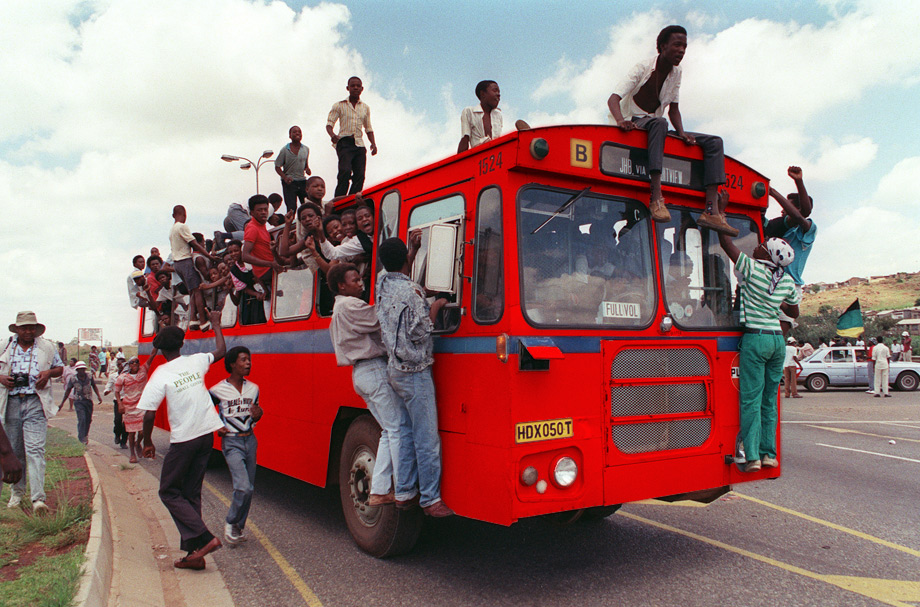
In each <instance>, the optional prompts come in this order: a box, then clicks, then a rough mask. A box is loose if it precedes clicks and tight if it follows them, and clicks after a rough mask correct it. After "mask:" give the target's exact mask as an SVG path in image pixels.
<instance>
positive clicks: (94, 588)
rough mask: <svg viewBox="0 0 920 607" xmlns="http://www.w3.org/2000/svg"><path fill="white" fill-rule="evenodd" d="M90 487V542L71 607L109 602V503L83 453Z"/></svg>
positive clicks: (110, 579) (110, 545)
mask: <svg viewBox="0 0 920 607" xmlns="http://www.w3.org/2000/svg"><path fill="white" fill-rule="evenodd" d="M83 459H84V460H86V467H87V469H88V470H89V477H90V480H91V482H92V487H93V518H92V521H91V522H90V528H89V541H88V542H87V543H86V550H85V551H84V555H85V557H86V561H85V563H84V565H83V573H82V574H81V576H80V588H79V590H78V591H77V595H76V596H75V597H74V604H76V605H80V606H86V607H105V606H106V605H108V603H109V593H110V591H111V588H112V563H113V545H112V520H111V517H110V516H109V508H108V501H107V500H106V498H105V491H103V489H102V483H100V482H99V473H98V472H97V471H96V466H94V465H93V460H92V458H91V457H90V454H89V452H88V451H86V452H84V453H83Z"/></svg>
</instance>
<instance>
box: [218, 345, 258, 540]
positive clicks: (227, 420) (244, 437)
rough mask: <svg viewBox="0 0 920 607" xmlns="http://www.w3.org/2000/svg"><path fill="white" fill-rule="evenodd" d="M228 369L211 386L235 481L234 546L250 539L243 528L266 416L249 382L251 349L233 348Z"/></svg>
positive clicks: (230, 516)
mask: <svg viewBox="0 0 920 607" xmlns="http://www.w3.org/2000/svg"><path fill="white" fill-rule="evenodd" d="M224 368H225V369H226V370H227V371H228V372H229V373H230V377H228V378H227V379H225V380H223V381H220V382H218V383H216V384H214V385H213V386H211V388H210V390H209V392H210V393H211V400H213V401H214V404H215V405H217V412H218V414H219V415H220V418H221V420H223V422H224V427H223V428H221V429H220V430H218V431H217V433H218V434H219V435H220V436H221V442H220V449H221V451H222V452H223V454H224V459H225V460H227V468H229V469H230V478H231V480H232V481H233V501H232V502H231V503H230V510H229V511H228V512H227V518H226V520H225V521H224V537H225V538H226V540H227V541H228V542H229V543H230V544H236V543H239V542H241V541H243V540H245V539H246V537H245V536H244V535H243V529H245V527H246V519H247V518H248V517H249V506H250V505H251V504H252V492H253V491H254V490H255V484H256V449H257V447H258V443H257V442H256V437H255V434H253V431H252V428H253V426H254V425H255V423H256V422H257V421H259V419H261V417H262V407H260V406H259V386H257V385H256V384H254V383H252V382H251V381H247V379H246V376H247V375H249V372H250V371H251V370H252V357H251V355H250V353H249V349H248V348H246V347H243V346H236V347H235V348H230V350H229V351H228V352H227V357H226V358H225V359H224Z"/></svg>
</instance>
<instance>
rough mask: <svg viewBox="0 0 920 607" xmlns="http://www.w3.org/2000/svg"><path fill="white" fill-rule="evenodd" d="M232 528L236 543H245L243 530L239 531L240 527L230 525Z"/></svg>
mask: <svg viewBox="0 0 920 607" xmlns="http://www.w3.org/2000/svg"><path fill="white" fill-rule="evenodd" d="M232 527H233V532H234V533H235V534H236V539H237V541H238V542H245V541H246V535H245V534H244V533H243V530H242V529H240V526H239V525H232Z"/></svg>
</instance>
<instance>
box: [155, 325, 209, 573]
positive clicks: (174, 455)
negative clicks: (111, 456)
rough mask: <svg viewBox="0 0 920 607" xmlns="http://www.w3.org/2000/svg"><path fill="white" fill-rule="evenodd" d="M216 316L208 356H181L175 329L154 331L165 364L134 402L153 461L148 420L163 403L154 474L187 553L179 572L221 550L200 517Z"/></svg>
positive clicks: (178, 332)
mask: <svg viewBox="0 0 920 607" xmlns="http://www.w3.org/2000/svg"><path fill="white" fill-rule="evenodd" d="M220 314H221V313H220V312H219V311H217V310H215V311H212V312H211V315H210V319H211V323H212V325H213V326H214V332H215V342H216V345H215V349H214V351H213V352H209V353H200V354H191V355H189V356H181V355H180V351H181V350H182V344H183V342H184V341H185V332H184V331H182V329H180V328H179V327H175V326H169V327H164V328H162V329H160V332H159V333H157V335H156V337H154V338H153V347H154V348H156V349H158V350H160V351H161V352H162V353H163V356H164V357H165V358H166V362H165V363H164V364H162V365H160V366H159V367H157V369H156V370H155V371H154V372H153V374H152V375H151V376H150V380H149V381H148V382H147V385H146V386H145V387H144V392H143V394H141V400H140V402H139V403H138V404H137V408H138V409H141V410H144V411H146V413H145V414H144V457H149V458H150V459H153V458H154V457H156V448H155V447H154V445H153V440H152V439H151V434H152V433H153V421H154V418H155V417H156V410H157V409H158V408H159V406H160V403H161V402H162V401H163V399H164V398H165V399H166V407H167V415H168V418H169V427H170V432H169V442H170V445H169V451H167V452H166V457H164V458H163V468H162V471H161V472H160V500H161V501H162V502H163V505H164V506H166V509H167V510H169V514H170V515H171V516H172V518H173V521H174V522H175V523H176V528H177V529H178V530H179V536H180V537H181V538H182V541H181V543H180V546H181V548H182V550H185V551H186V552H187V553H188V554H187V555H186V556H184V557H182V558H181V559H179V560H177V561H175V562H174V563H173V566H174V567H177V568H179V569H204V568H205V561H204V557H205V555H207V554H209V553H211V552H213V551H215V550H217V549H218V548H220V547H221V543H220V540H219V539H218V538H216V537H214V535H213V534H212V533H211V532H210V531H209V530H208V527H207V525H205V523H204V521H203V520H202V518H201V486H202V484H203V483H204V473H205V469H206V468H207V465H208V458H209V457H210V456H211V449H212V447H213V446H214V432H215V431H217V430H220V429H221V428H223V426H224V425H223V423H222V422H221V421H220V418H219V417H218V416H217V412H216V411H215V410H214V405H213V403H212V402H211V397H210V396H209V395H208V391H207V389H206V388H205V385H204V376H205V374H206V373H207V372H208V369H209V368H210V366H211V364H212V363H214V362H216V361H218V360H220V359H221V358H223V357H224V354H225V353H226V345H225V344H224V335H223V332H222V331H221V327H220Z"/></svg>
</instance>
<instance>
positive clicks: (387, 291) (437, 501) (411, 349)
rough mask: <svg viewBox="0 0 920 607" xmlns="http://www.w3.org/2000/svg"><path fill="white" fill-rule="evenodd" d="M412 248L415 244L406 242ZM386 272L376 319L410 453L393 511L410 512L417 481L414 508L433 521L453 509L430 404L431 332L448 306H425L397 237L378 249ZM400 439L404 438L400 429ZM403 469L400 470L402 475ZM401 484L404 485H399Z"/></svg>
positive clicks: (379, 282)
mask: <svg viewBox="0 0 920 607" xmlns="http://www.w3.org/2000/svg"><path fill="white" fill-rule="evenodd" d="M410 241H411V242H412V245H413V248H416V247H417V246H418V240H417V239H416V238H411V239H410ZM378 257H379V258H380V261H381V263H383V267H384V269H386V273H383V274H380V276H379V277H378V278H377V306H376V307H377V318H378V320H379V321H380V330H381V336H382V337H383V343H384V345H385V346H386V349H387V356H388V359H389V360H388V368H387V371H388V376H389V379H390V385H392V386H393V390H394V391H395V392H396V394H397V395H399V397H400V398H401V399H402V400H403V402H404V403H405V406H406V409H407V411H408V415H409V424H410V425H411V433H412V437H411V438H412V441H413V443H414V445H415V452H414V453H413V454H407V453H406V451H407V450H406V449H400V458H399V462H398V463H397V470H399V477H398V478H397V487H396V496H397V497H396V507H397V508H400V509H404V508H411V507H412V505H413V502H414V500H415V498H414V497H410V498H408V499H401V498H400V496H414V495H415V488H414V485H415V479H418V484H419V490H420V492H421V497H420V498H419V505H420V506H421V507H422V509H423V510H424V511H425V514H427V515H428V516H433V517H444V516H450V515H452V514H453V513H454V511H453V510H451V509H450V508H448V507H447V505H446V504H445V503H444V502H443V501H441V437H440V435H439V434H438V409H437V406H436V404H435V393H434V382H433V381H432V378H431V365H432V364H433V363H434V356H433V351H434V341H433V340H432V338H431V331H432V329H433V328H434V319H435V318H437V316H438V312H440V311H441V308H443V307H444V305H445V304H446V303H447V300H446V299H441V298H439V299H436V300H435V301H434V303H432V304H430V305H429V303H428V300H427V299H426V298H425V293H424V291H422V288H421V287H420V286H419V285H417V284H416V283H415V282H413V281H412V279H411V278H409V267H410V266H409V251H408V250H407V249H406V245H405V244H404V243H403V241H401V240H400V239H399V238H387V239H386V240H384V241H383V243H381V245H380V247H379V248H378ZM399 439H400V441H402V440H405V437H404V436H403V435H402V431H401V433H400V436H399ZM404 471H405V472H404ZM400 480H404V482H400Z"/></svg>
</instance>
